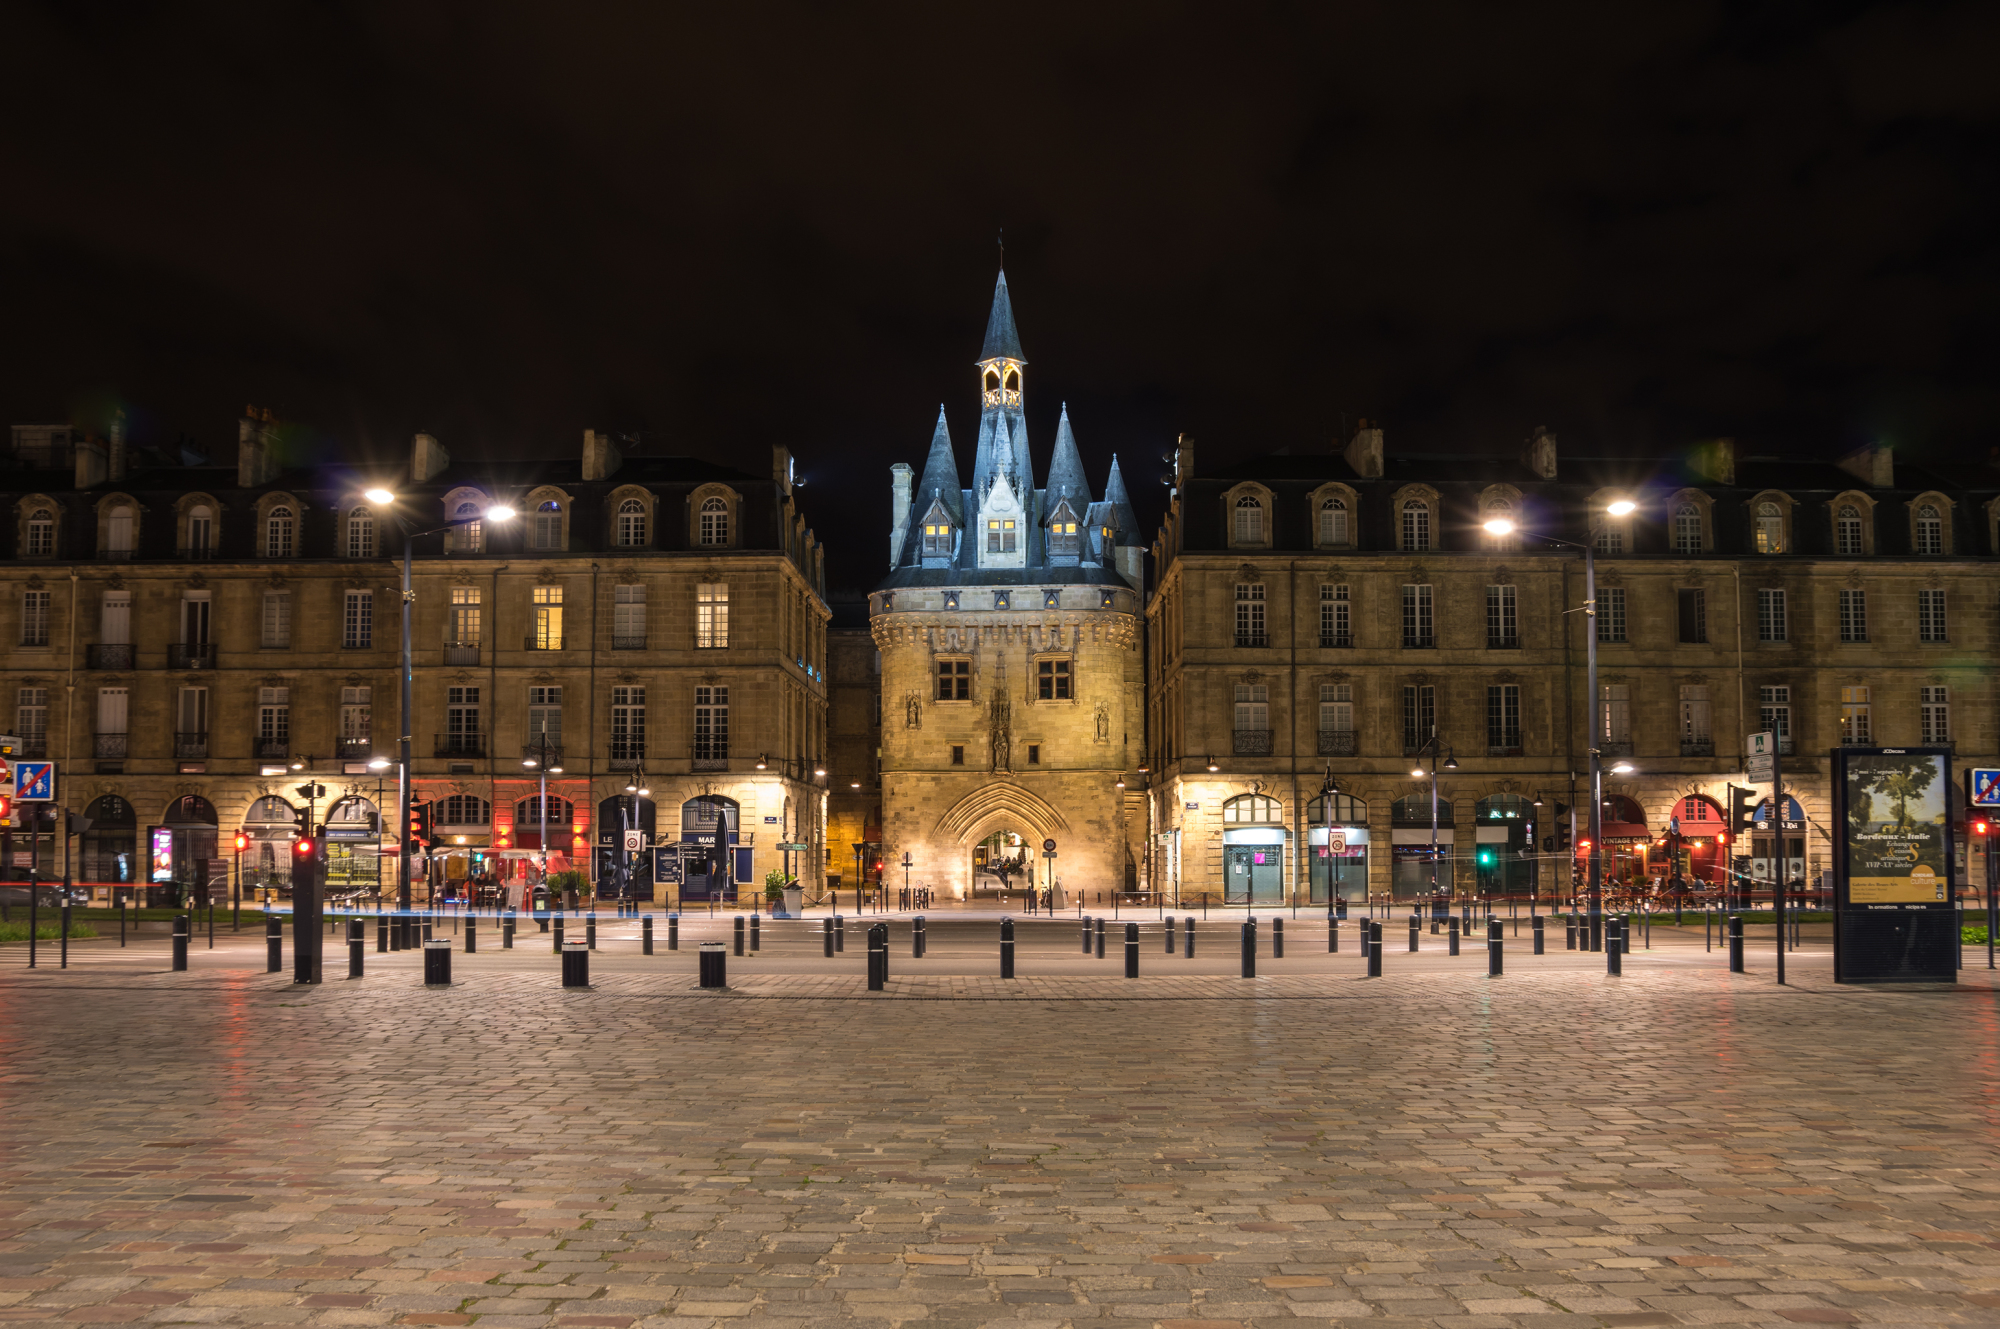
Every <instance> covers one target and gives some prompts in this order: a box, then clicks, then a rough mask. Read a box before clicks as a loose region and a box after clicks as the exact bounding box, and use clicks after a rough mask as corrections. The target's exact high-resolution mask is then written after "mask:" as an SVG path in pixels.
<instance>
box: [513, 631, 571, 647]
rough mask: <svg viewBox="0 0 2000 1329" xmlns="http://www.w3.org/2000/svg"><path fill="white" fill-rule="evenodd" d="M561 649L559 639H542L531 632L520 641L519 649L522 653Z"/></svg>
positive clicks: (561, 642) (561, 641) (561, 645)
mask: <svg viewBox="0 0 2000 1329" xmlns="http://www.w3.org/2000/svg"><path fill="white" fill-rule="evenodd" d="M562 648H563V640H562V638H561V637H544V636H541V635H540V634H538V633H533V632H531V633H529V634H528V635H527V636H526V637H523V638H522V639H521V649H522V650H524V651H559V650H561V649H562Z"/></svg>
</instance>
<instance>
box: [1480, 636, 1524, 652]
mask: <svg viewBox="0 0 2000 1329" xmlns="http://www.w3.org/2000/svg"><path fill="white" fill-rule="evenodd" d="M1486 649H1487V650H1489V651H1518V650H1520V649H1521V639H1520V638H1519V637H1518V636H1507V635H1504V634H1502V635H1495V634H1493V633H1488V634H1487V636H1486Z"/></svg>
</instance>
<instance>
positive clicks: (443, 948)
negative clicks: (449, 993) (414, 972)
mask: <svg viewBox="0 0 2000 1329" xmlns="http://www.w3.org/2000/svg"><path fill="white" fill-rule="evenodd" d="M424 986H425V987H427V988H448V987H450V986H451V943H450V942H448V941H446V940H444V939H443V938H442V937H440V938H438V939H437V940H436V941H427V942H425V943H424Z"/></svg>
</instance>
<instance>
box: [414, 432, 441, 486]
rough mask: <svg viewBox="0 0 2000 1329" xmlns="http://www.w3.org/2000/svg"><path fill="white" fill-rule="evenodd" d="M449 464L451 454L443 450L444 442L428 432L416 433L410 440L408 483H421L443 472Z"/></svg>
mask: <svg viewBox="0 0 2000 1329" xmlns="http://www.w3.org/2000/svg"><path fill="white" fill-rule="evenodd" d="M449 465H451V454H450V453H449V452H446V451H445V450H444V444H442V443H440V442H438V441H437V439H436V437H434V436H433V435H430V434H418V435H417V436H416V437H415V438H413V439H411V440H410V483H411V484H419V485H420V484H422V483H424V482H425V481H426V480H429V479H430V478H431V477H432V476H435V475H440V474H442V473H443V471H444V468H445V467H447V466H449Z"/></svg>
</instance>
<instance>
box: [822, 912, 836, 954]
mask: <svg viewBox="0 0 2000 1329" xmlns="http://www.w3.org/2000/svg"><path fill="white" fill-rule="evenodd" d="M819 944H820V953H821V954H822V955H824V956H825V957H826V958H827V959H829V960H831V959H832V958H833V920H832V919H830V918H829V919H828V920H827V921H826V922H825V923H824V924H823V925H822V926H821V927H820V930H819Z"/></svg>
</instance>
